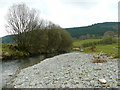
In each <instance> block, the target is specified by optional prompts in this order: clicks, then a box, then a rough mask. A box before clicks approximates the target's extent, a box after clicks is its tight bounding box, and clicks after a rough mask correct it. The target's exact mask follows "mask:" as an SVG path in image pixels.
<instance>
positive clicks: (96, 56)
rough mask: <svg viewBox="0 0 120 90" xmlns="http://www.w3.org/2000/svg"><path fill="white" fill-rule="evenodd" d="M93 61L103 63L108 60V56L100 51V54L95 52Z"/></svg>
mask: <svg viewBox="0 0 120 90" xmlns="http://www.w3.org/2000/svg"><path fill="white" fill-rule="evenodd" d="M92 62H93V63H103V62H107V58H105V55H104V54H103V53H102V52H100V53H99V54H94V55H93V61H92Z"/></svg>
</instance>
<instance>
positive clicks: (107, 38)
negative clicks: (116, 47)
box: [103, 31, 114, 44]
mask: <svg viewBox="0 0 120 90" xmlns="http://www.w3.org/2000/svg"><path fill="white" fill-rule="evenodd" d="M113 36H114V32H113V31H107V32H105V33H104V36H103V43H105V44H112V43H113Z"/></svg>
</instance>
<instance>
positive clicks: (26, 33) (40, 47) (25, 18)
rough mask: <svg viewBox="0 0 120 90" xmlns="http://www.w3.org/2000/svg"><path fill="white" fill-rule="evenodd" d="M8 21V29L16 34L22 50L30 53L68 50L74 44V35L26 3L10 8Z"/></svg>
mask: <svg viewBox="0 0 120 90" xmlns="http://www.w3.org/2000/svg"><path fill="white" fill-rule="evenodd" d="M7 22H8V23H7V25H6V28H7V31H8V32H10V33H11V34H13V35H15V38H14V40H15V43H16V44H17V46H18V49H19V50H20V51H25V52H29V53H30V54H34V53H51V52H61V51H68V50H69V49H70V47H71V45H72V41H73V40H72V37H71V36H70V34H69V33H68V32H67V31H66V30H64V29H62V28H61V27H60V26H59V25H56V24H54V23H52V22H50V21H47V20H44V19H43V18H40V16H39V13H38V12H37V10H35V9H30V8H29V7H27V6H26V5H25V4H24V3H22V4H14V5H12V6H11V7H10V8H9V11H8V14H7Z"/></svg>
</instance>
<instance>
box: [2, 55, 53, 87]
mask: <svg viewBox="0 0 120 90" xmlns="http://www.w3.org/2000/svg"><path fill="white" fill-rule="evenodd" d="M52 56H55V54H49V55H47V56H46V55H40V56H35V57H30V58H24V59H17V60H9V61H5V60H4V61H2V63H0V66H1V68H2V69H1V72H2V74H1V76H2V78H1V79H2V80H0V81H1V82H0V85H2V87H3V88H12V87H13V86H12V80H13V79H14V78H15V77H16V75H17V74H18V73H19V72H20V70H21V69H24V68H27V67H29V66H32V65H35V64H37V63H40V62H41V61H42V60H43V59H45V58H47V57H52Z"/></svg>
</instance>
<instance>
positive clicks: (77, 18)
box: [0, 0, 119, 36]
mask: <svg viewBox="0 0 120 90" xmlns="http://www.w3.org/2000/svg"><path fill="white" fill-rule="evenodd" d="M118 1H119V0H10V1H9V0H1V1H0V2H1V3H0V11H1V14H0V20H1V21H0V25H1V31H2V34H0V36H4V35H6V34H7V33H6V31H5V27H4V25H5V23H6V21H5V18H4V17H5V15H6V12H7V9H8V8H9V7H10V6H11V5H12V4H13V3H21V2H25V3H26V4H27V6H28V7H30V8H36V9H37V10H40V16H41V17H43V18H45V19H47V20H50V21H52V22H54V23H55V24H59V25H60V26H61V27H63V28H67V27H78V26H86V25H91V24H94V23H100V22H111V21H118Z"/></svg>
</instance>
